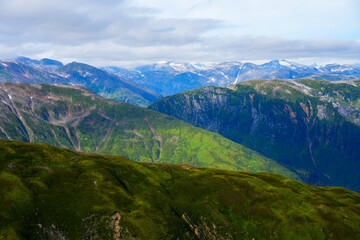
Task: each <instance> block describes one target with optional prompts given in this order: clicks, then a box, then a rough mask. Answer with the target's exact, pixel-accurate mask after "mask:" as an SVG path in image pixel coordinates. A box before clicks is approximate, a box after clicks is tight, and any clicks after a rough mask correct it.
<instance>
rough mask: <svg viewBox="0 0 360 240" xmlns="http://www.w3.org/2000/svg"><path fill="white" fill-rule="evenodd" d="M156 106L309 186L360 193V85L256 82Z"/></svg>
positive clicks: (202, 91) (174, 98) (175, 98)
mask: <svg viewBox="0 0 360 240" xmlns="http://www.w3.org/2000/svg"><path fill="white" fill-rule="evenodd" d="M149 108H150V109H154V110H157V111H159V112H163V113H165V114H168V115H170V116H174V117H177V118H179V119H182V120H184V121H186V122H188V123H191V124H193V125H194V126H197V127H201V128H204V129H207V130H210V131H214V132H217V133H220V134H221V135H222V136H224V137H226V138H228V139H230V140H232V141H234V142H237V143H240V144H242V145H244V146H246V147H248V148H250V149H253V150H254V151H257V152H259V153H261V154H263V155H265V156H267V157H269V158H271V159H274V160H275V161H277V162H278V163H280V164H282V165H283V166H285V167H287V168H288V169H290V170H292V171H294V172H296V173H297V174H298V175H299V176H300V177H301V178H302V180H303V181H305V182H307V183H311V184H316V185H330V186H333V185H335V186H343V187H347V188H350V189H353V190H356V191H360V188H359V184H358V183H359V181H360V175H359V172H360V162H359V160H360V152H359V151H358V150H359V146H360V81H346V82H329V81H320V80H306V79H303V80H251V81H245V82H241V83H238V84H233V85H230V86H229V87H228V88H223V87H203V88H199V89H195V90H191V91H187V92H183V93H179V94H176V95H173V96H169V97H164V98H162V99H161V100H159V101H158V102H156V103H154V104H152V105H150V107H149Z"/></svg>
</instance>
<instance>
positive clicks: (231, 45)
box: [0, 0, 360, 66]
mask: <svg viewBox="0 0 360 240" xmlns="http://www.w3.org/2000/svg"><path fill="white" fill-rule="evenodd" d="M359 13H360V1H358V0H291V1H289V0H271V1H270V0H251V1H249V0H196V1H194V0H181V1H180V0H178V1H174V0H132V1H131V0H102V1H100V0H98V1H95V0H0V59H9V58H13V57H15V56H28V57H31V58H35V59H39V58H43V57H48V58H54V59H58V60H61V61H63V62H65V63H66V62H70V61H74V60H75V61H81V62H85V63H89V64H93V65H95V66H109V65H117V66H130V65H140V64H145V63H150V62H159V61H182V62H183V61H187V62H223V61H252V62H263V61H266V60H272V59H287V60H292V61H297V62H301V63H308V64H310V63H314V62H317V63H320V64H324V63H331V62H339V63H360V14H359Z"/></svg>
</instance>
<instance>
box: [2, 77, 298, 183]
mask: <svg viewBox="0 0 360 240" xmlns="http://www.w3.org/2000/svg"><path fill="white" fill-rule="evenodd" d="M0 119H1V121H0V138H1V139H9V140H19V141H27V142H40V143H46V144H51V145H54V146H60V147H66V148H70V149H75V150H78V151H84V152H97V153H106V154H112V155H120V156H126V157H129V158H131V159H133V160H137V161H150V162H166V163H186V164H190V165H194V166H204V167H217V168H224V169H232V170H251V171H269V172H275V173H279V174H283V175H284V176H288V177H291V178H293V179H299V178H298V176H297V175H296V174H294V173H292V172H290V171H289V170H287V169H286V168H284V167H282V166H281V165H279V164H277V163H276V162H274V161H272V160H270V159H268V158H265V157H263V156H262V155H260V154H258V153H256V152H254V151H252V150H250V149H247V148H245V147H243V146H241V145H239V144H236V143H234V142H232V141H230V140H228V139H226V138H224V137H222V136H220V135H218V134H215V133H212V132H209V131H205V130H203V129H200V128H195V127H193V126H191V125H190V124H187V123H185V122H183V121H180V120H178V119H176V118H173V117H169V116H166V115H164V114H161V113H158V112H155V111H152V110H148V109H144V108H140V107H136V106H133V105H131V104H127V103H120V102H118V101H115V100H109V99H104V98H102V97H100V96H98V95H96V94H95V93H93V92H91V91H89V90H87V89H85V88H83V87H79V86H54V85H29V84H11V83H1V84H0Z"/></svg>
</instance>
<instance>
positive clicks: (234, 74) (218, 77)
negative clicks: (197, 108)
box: [104, 60, 360, 95]
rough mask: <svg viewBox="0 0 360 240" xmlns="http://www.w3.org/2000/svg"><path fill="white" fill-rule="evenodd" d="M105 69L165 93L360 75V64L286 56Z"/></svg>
mask: <svg viewBox="0 0 360 240" xmlns="http://www.w3.org/2000/svg"><path fill="white" fill-rule="evenodd" d="M104 69H105V70H107V71H110V72H112V73H114V74H117V75H119V76H121V77H123V78H125V79H128V80H131V81H133V82H136V83H138V84H140V85H143V86H145V87H147V88H149V89H152V90H153V91H156V92H158V93H160V94H162V95H172V94H175V93H178V92H183V91H187V90H191V89H194V88H197V87H203V86H209V85H213V86H221V87H224V86H228V85H230V84H234V83H239V82H242V81H246V80H252V79H298V78H311V79H323V80H330V81H336V80H354V79H360V66H358V65H340V64H328V65H326V66H324V67H318V66H317V65H313V66H307V65H303V64H298V63H295V62H290V61H286V60H273V61H270V62H268V63H265V64H261V65H257V64H254V63H248V62H246V63H241V62H224V63H220V64H216V65H212V66H209V67H206V66H204V65H201V64H190V63H176V62H166V63H159V64H151V65H145V66H139V67H136V68H135V69H134V70H127V69H123V68H117V67H107V68H104Z"/></svg>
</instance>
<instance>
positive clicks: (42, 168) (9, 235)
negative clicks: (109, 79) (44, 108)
mask: <svg viewBox="0 0 360 240" xmlns="http://www.w3.org/2000/svg"><path fill="white" fill-rule="evenodd" d="M0 152H1V155H0V196H1V197H0V238H1V239H5V240H14V239H40V240H42V239H69V240H72V239H147V240H152V239H153V240H155V239H156V240H157V239H351V240H353V239H357V237H358V236H359V235H360V195H359V194H358V193H355V192H352V191H349V190H346V189H342V188H324V187H313V186H309V185H306V184H303V183H300V182H297V181H294V180H291V179H288V178H285V177H282V176H280V175H276V174H271V173H251V172H235V171H224V170H219V169H207V168H193V167H190V166H187V165H168V164H150V163H137V162H133V161H131V160H129V159H126V158H123V157H111V156H102V155H95V154H84V153H77V152H73V151H70V150H65V149H60V148H56V147H52V146H48V145H44V144H32V143H21V142H9V141H0Z"/></svg>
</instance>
